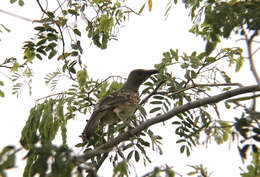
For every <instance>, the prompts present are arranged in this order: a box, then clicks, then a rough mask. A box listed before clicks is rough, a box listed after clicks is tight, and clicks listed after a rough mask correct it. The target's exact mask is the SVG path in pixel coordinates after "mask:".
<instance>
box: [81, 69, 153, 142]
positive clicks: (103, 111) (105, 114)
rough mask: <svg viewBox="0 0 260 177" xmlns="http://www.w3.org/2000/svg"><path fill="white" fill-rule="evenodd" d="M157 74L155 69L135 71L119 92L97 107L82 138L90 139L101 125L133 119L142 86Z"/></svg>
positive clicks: (104, 99)
mask: <svg viewBox="0 0 260 177" xmlns="http://www.w3.org/2000/svg"><path fill="white" fill-rule="evenodd" d="M156 73H158V71H157V70H154V69H153V70H144V69H136V70H133V71H132V72H131V73H130V74H129V76H128V78H127V81H126V82H125V83H124V85H123V87H122V88H121V89H120V90H119V91H117V92H114V93H112V94H110V95H108V96H106V97H105V98H103V99H102V100H101V101H100V102H99V103H98V104H97V105H96V106H95V108H94V112H93V113H92V115H91V117H90V119H89V120H88V122H87V125H86V127H85V129H84V131H83V133H82V138H83V139H88V138H90V137H91V135H92V133H93V132H94V130H95V128H96V127H97V125H98V124H99V123H101V124H115V123H117V122H119V121H124V120H126V119H127V118H129V117H131V116H132V115H133V114H134V112H135V110H136V108H137V104H138V102H139V94H138V89H139V87H140V85H141V84H142V83H143V82H144V81H145V80H147V79H148V78H149V77H150V76H151V75H153V74H156Z"/></svg>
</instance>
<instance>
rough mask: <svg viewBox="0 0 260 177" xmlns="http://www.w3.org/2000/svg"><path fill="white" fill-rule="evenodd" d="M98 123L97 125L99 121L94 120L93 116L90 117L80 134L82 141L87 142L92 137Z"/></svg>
mask: <svg viewBox="0 0 260 177" xmlns="http://www.w3.org/2000/svg"><path fill="white" fill-rule="evenodd" d="M98 123H99V119H95V116H91V117H90V119H89V120H88V123H87V125H86V126H85V128H84V131H83V132H82V139H83V140H87V139H89V138H90V137H91V136H92V135H93V133H94V131H95V128H96V127H97V125H98Z"/></svg>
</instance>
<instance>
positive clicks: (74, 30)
mask: <svg viewBox="0 0 260 177" xmlns="http://www.w3.org/2000/svg"><path fill="white" fill-rule="evenodd" d="M73 32H74V33H75V34H76V35H78V36H81V32H80V31H79V30H78V29H77V28H75V29H73Z"/></svg>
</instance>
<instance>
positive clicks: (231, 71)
mask: <svg viewBox="0 0 260 177" xmlns="http://www.w3.org/2000/svg"><path fill="white" fill-rule="evenodd" d="M154 1H155V0H154ZM36 2H37V4H36V5H37V7H35V8H38V9H39V11H40V12H41V14H42V15H41V17H39V18H37V19H33V24H34V25H35V27H34V29H33V30H32V33H31V35H32V36H31V38H29V39H28V40H26V41H24V43H23V46H21V48H22V50H23V58H22V59H19V58H17V57H16V54H14V53H12V54H11V55H13V56H12V57H9V58H6V59H2V60H1V62H0V69H1V70H0V71H3V70H4V71H5V72H8V76H7V75H4V76H5V77H8V78H11V80H12V83H13V86H12V91H13V94H14V95H17V96H19V94H20V93H21V91H22V89H23V87H24V86H25V85H27V86H28V90H29V92H30V93H31V91H32V90H31V82H32V80H34V79H37V78H35V77H34V75H33V73H35V72H36V73H37V70H38V69H37V68H36V67H35V63H36V62H37V63H39V62H40V63H41V62H44V61H46V60H48V61H49V62H53V64H55V65H56V64H57V69H56V70H55V71H53V72H50V73H46V75H45V78H44V80H45V83H46V85H47V87H50V88H51V89H52V90H55V88H56V87H57V85H58V84H59V82H61V78H64V79H65V80H66V82H67V83H69V87H68V88H63V90H62V91H61V92H58V93H53V92H50V94H48V95H42V97H41V98H39V99H37V101H36V102H35V105H34V106H33V107H32V108H31V109H30V113H29V115H25V116H26V117H28V118H27V121H26V123H25V125H24V128H23V130H22V132H21V133H20V132H14V133H16V134H17V135H20V134H21V138H20V144H21V147H15V146H13V145H6V146H5V147H4V148H3V149H2V150H1V152H0V176H3V177H4V176H7V173H8V170H9V169H12V168H14V167H15V166H16V165H18V166H19V162H17V160H16V156H17V154H19V153H20V151H21V150H23V151H25V152H26V156H25V157H24V160H25V161H26V165H25V168H24V172H23V176H24V177H33V176H40V177H45V176H46V177H47V176H61V177H67V176H68V177H70V176H79V177H80V176H93V177H95V176H98V175H100V176H105V174H102V172H100V171H99V169H100V167H101V166H102V165H104V163H111V164H113V169H111V171H112V173H113V176H133V175H132V173H131V170H130V166H135V164H136V163H137V162H139V161H141V160H143V161H144V165H145V164H146V163H150V162H152V161H153V159H152V156H149V155H148V154H147V153H146V152H147V151H148V150H153V151H156V152H159V154H162V152H163V147H164V146H163V145H162V144H161V141H162V140H163V138H164V137H163V136H161V135H160V134H156V133H155V132H154V131H153V129H152V128H153V126H154V125H156V124H157V125H158V124H160V126H164V125H163V124H162V123H166V122H167V123H170V127H171V129H172V130H171V131H172V132H173V133H174V135H175V137H176V139H173V140H172V141H174V142H176V144H178V145H179V146H178V147H179V148H180V149H179V150H180V153H183V155H186V156H190V154H191V153H192V148H193V147H195V146H198V145H201V144H208V146H210V144H212V142H215V143H216V144H218V145H221V144H223V143H226V142H230V143H233V144H238V152H237V155H238V156H240V157H241V159H242V161H247V162H248V164H247V165H245V168H244V171H243V172H241V177H257V176H259V175H260V161H259V159H260V151H259V147H258V146H259V141H260V112H259V111H260V110H259V106H258V104H259V103H258V102H259V98H258V97H259V96H260V94H259V91H260V77H259V75H258V72H259V69H258V67H257V65H256V64H255V63H256V60H257V57H259V55H258V52H259V43H260V41H259V30H260V1H257V0H225V1H224V0H219V1H215V0H185V1H178V0H174V1H173V0H169V2H168V4H167V6H166V7H165V11H164V12H165V14H164V16H165V19H166V20H167V17H168V16H169V15H170V13H172V14H173V13H174V8H175V7H177V4H183V5H184V6H182V7H183V8H185V9H186V10H187V11H188V12H189V17H190V20H191V22H192V24H193V26H192V27H191V28H190V29H187V31H189V32H191V33H192V34H193V35H195V36H197V37H198V38H199V39H203V41H204V42H203V43H202V44H201V45H205V50H203V51H197V50H194V51H193V52H191V53H190V54H189V53H187V52H186V51H180V50H179V49H178V48H171V49H165V51H162V59H161V61H160V62H159V63H154V67H155V68H156V69H157V70H158V71H159V73H158V74H157V75H154V76H152V77H150V79H149V80H148V81H146V82H145V83H144V84H143V86H142V87H141V90H140V95H141V96H140V98H141V101H140V103H139V104H138V109H137V110H136V113H135V115H133V116H132V117H131V119H130V120H129V124H128V125H126V124H125V122H123V123H118V124H116V125H113V126H110V127H107V126H102V125H99V126H98V127H97V128H96V131H95V133H94V135H93V137H92V139H90V140H88V141H80V142H78V144H77V145H76V146H75V147H74V145H73V144H71V143H70V142H69V141H68V139H67V133H68V132H69V131H73V130H71V129H70V127H68V126H67V125H68V123H69V122H71V121H77V118H78V117H82V116H83V117H86V119H87V117H89V115H90V114H91V113H92V111H93V107H94V105H95V104H97V103H98V101H100V100H101V99H102V98H104V97H105V96H107V95H109V94H111V93H112V92H114V91H117V90H119V89H120V88H121V87H122V83H123V82H124V81H125V78H123V77H121V76H113V75H111V76H107V78H103V79H102V80H99V79H95V78H94V77H93V76H92V75H90V74H89V73H88V60H95V58H89V59H88V60H86V59H85V58H84V57H82V56H84V53H87V52H88V47H97V48H99V49H100V51H101V50H106V49H107V48H108V46H109V45H110V43H111V41H113V40H120V37H118V34H120V30H121V28H122V27H123V26H124V28H127V21H129V20H131V18H133V16H136V17H138V16H141V15H142V13H144V11H145V10H148V11H153V0H147V1H144V2H143V4H142V5H141V6H140V7H138V8H136V6H134V5H133V4H132V3H133V2H129V1H125V0H122V1H121V0H117V1H110V0H63V1H59V0H57V1H55V2H54V1H48V0H46V1H41V0H36ZM10 3H12V4H14V5H16V6H18V5H19V6H24V3H27V2H24V1H23V0H18V1H17V0H10ZM178 7H180V6H178ZM0 12H2V13H7V12H8V11H7V10H5V11H0ZM20 18H22V17H20ZM79 19H81V20H79ZM82 19H83V20H82ZM173 23H174V22H173ZM10 31H12V29H9V28H8V27H7V26H6V25H5V24H2V23H1V22H0V32H3V34H2V35H5V33H6V32H10ZM169 35H170V34H169ZM0 37H1V36H0ZM232 39H233V40H234V39H237V41H242V42H243V45H241V43H233V45H230V46H228V47H223V46H224V45H223V44H224V43H225V42H226V41H229V40H232ZM85 41H88V42H89V43H91V44H92V45H91V46H85V45H86V42H85ZM0 42H1V41H0ZM147 42H149V41H147ZM186 42H189V41H186ZM237 44H239V45H237ZM158 45H160V44H158ZM2 50H4V49H2ZM187 50H188V49H187ZM147 62H149V61H147ZM245 64H247V65H248V66H249V68H246V67H245ZM119 67H120V66H119ZM97 70H98V68H97ZM242 70H243V71H242ZM176 71H177V72H176ZM240 72H244V73H245V75H252V76H253V78H254V81H253V82H252V83H253V85H248V83H241V82H237V81H236V82H234V81H233V80H239V79H234V78H236V77H237V76H238V74H239V73H240ZM1 73H2V72H0V74H1ZM23 78H26V79H23ZM4 84H5V79H1V80H0V97H5V96H6V95H5V93H4V90H3V89H2V88H4V87H8V86H6V85H4ZM0 99H1V98H0ZM229 111H230V112H236V114H234V116H233V117H231V118H230V115H229V116H227V115H226V114H225V112H229ZM1 121H2V122H1V123H4V120H1ZM82 131H83V130H82ZM78 136H80V135H78ZM57 139H59V140H60V141H58V142H60V143H57V141H55V140H57ZM82 149H83V150H82ZM78 151H79V152H78ZM162 155H164V154H162ZM248 156H249V157H250V158H248ZM176 161H177V160H176ZM205 166H206V164H202V165H198V166H191V167H192V169H193V171H191V172H187V173H188V175H190V176H196V175H197V176H203V177H208V176H210V173H209V172H208V171H207V169H206V168H205ZM181 175H182V174H180V173H179V172H178V171H175V169H174V168H172V167H170V166H168V165H165V164H162V166H160V167H155V168H154V170H153V171H150V172H147V173H146V174H144V175H143V176H151V177H152V176H181Z"/></svg>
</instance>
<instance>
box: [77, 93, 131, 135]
mask: <svg viewBox="0 0 260 177" xmlns="http://www.w3.org/2000/svg"><path fill="white" fill-rule="evenodd" d="M129 100H130V98H129V97H128V96H127V95H124V94H120V93H119V92H114V93H112V94H110V95H108V96H106V97H105V98H103V99H102V100H101V101H100V103H98V104H97V105H96V107H95V109H94V112H93V113H92V115H91V117H90V119H89V120H88V123H87V125H86V127H85V129H84V131H83V134H82V135H83V137H84V138H86V139H87V138H89V137H90V136H91V134H92V133H93V131H94V130H95V128H96V127H97V125H98V124H99V122H100V120H101V119H102V118H103V117H104V116H106V115H107V114H108V113H109V111H113V109H114V108H115V107H116V106H117V105H118V104H121V103H124V102H127V101H129Z"/></svg>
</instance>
